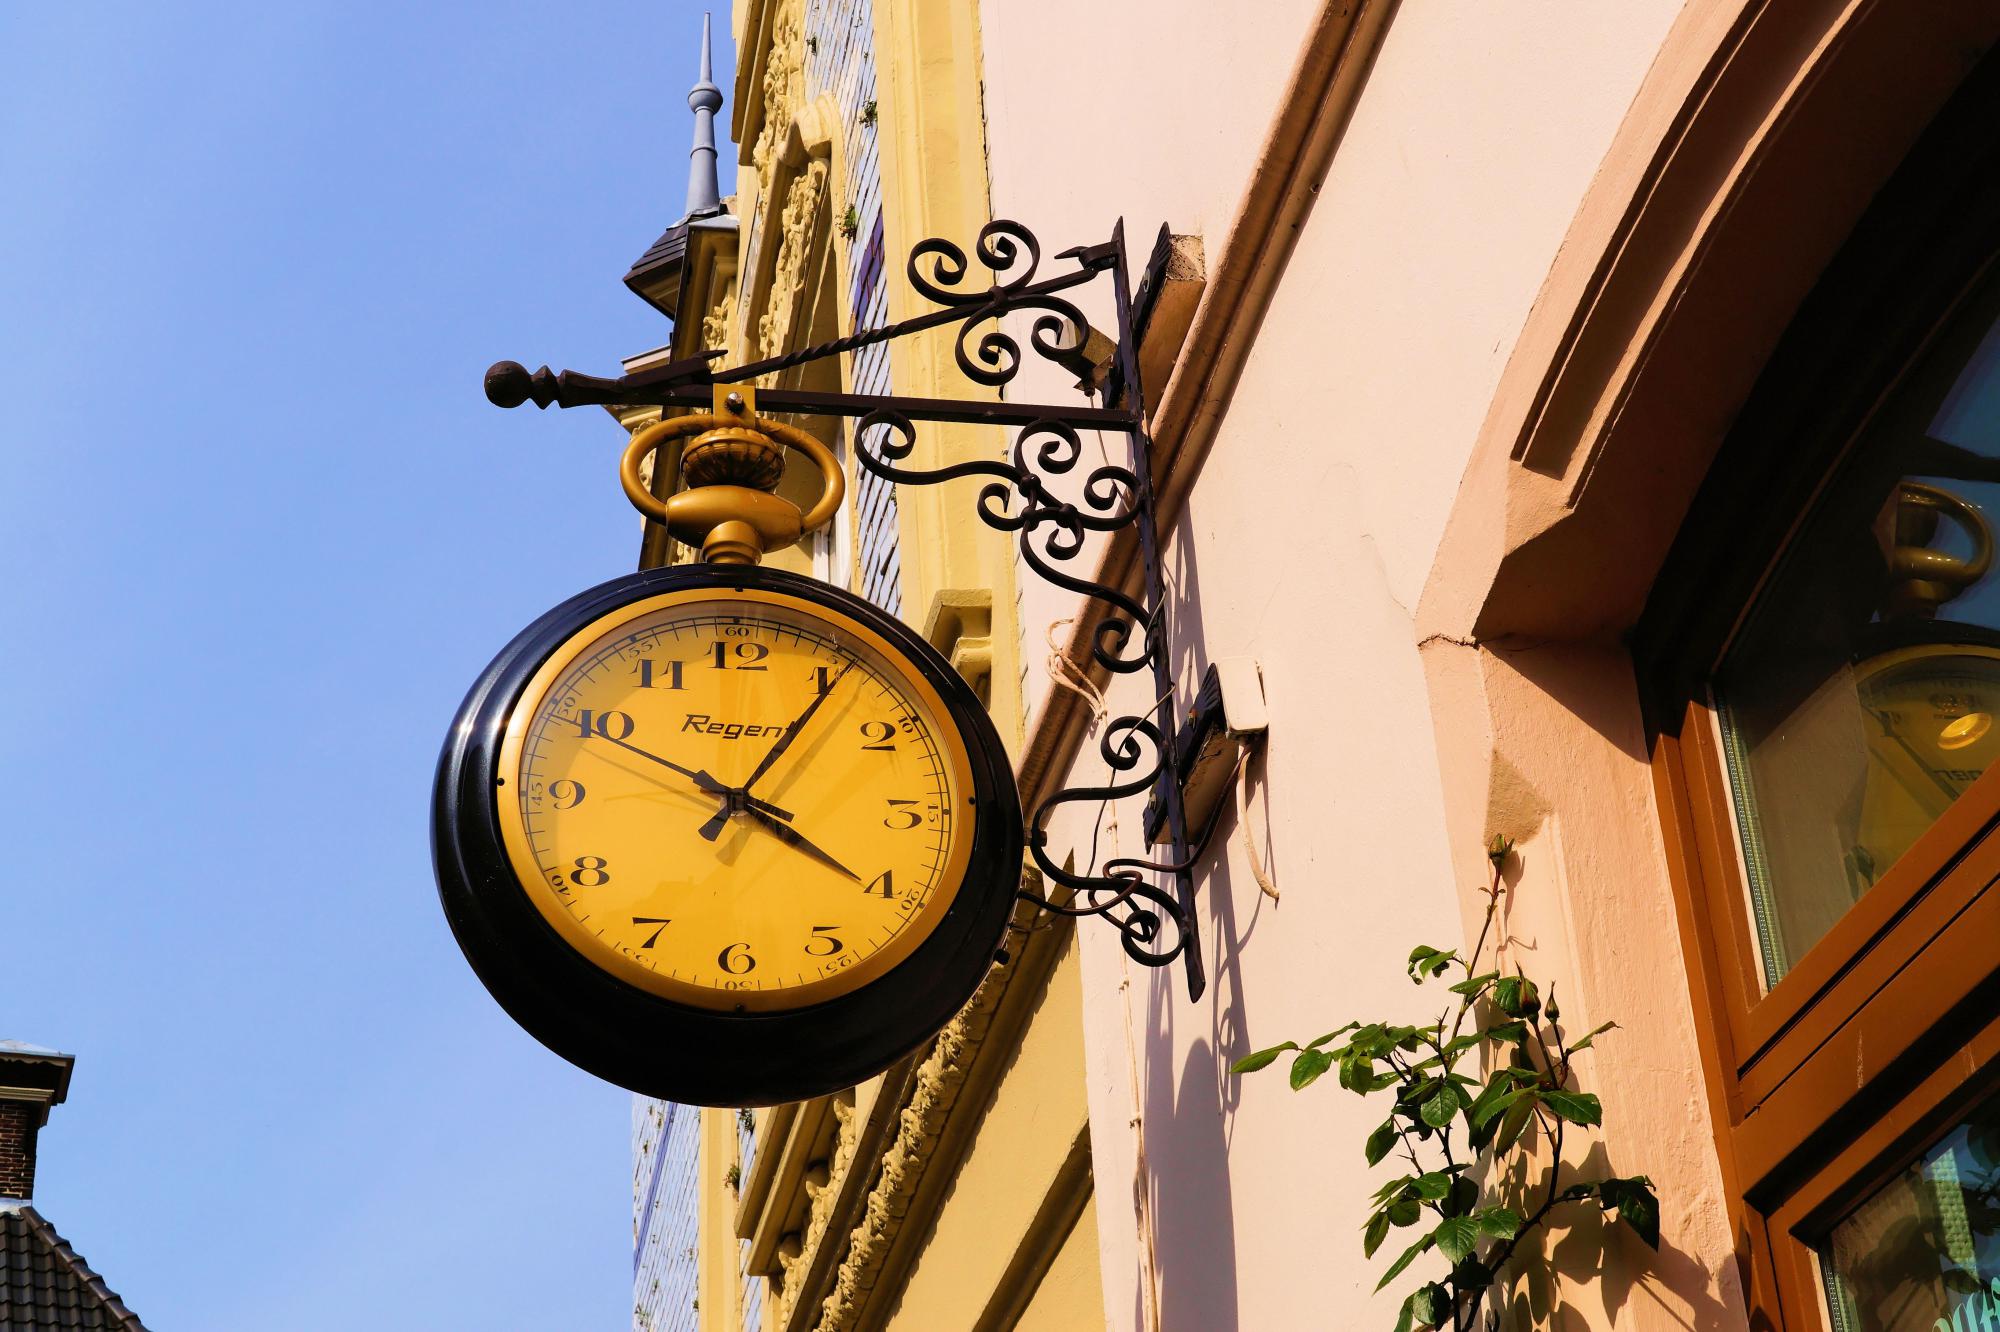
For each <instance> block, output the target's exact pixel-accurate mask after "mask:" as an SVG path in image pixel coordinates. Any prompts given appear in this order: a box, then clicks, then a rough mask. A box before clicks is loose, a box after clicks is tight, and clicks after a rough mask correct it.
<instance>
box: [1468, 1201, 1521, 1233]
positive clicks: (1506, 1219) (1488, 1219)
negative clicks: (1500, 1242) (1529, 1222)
mask: <svg viewBox="0 0 2000 1332" xmlns="http://www.w3.org/2000/svg"><path fill="white" fill-rule="evenodd" d="M1475 1220H1477V1221H1478V1222H1479V1229H1480V1232H1481V1233H1482V1234H1486V1235H1491V1236H1493V1238H1495V1239H1513V1238H1514V1236H1516V1235H1518V1234H1520V1233H1521V1214H1520V1213H1519V1212H1517V1211H1514V1210H1513V1209H1512V1208H1508V1207H1488V1208H1487V1209H1485V1210H1484V1211H1482V1212H1480V1213H1479V1214H1478V1216H1477V1217H1476V1218H1475Z"/></svg>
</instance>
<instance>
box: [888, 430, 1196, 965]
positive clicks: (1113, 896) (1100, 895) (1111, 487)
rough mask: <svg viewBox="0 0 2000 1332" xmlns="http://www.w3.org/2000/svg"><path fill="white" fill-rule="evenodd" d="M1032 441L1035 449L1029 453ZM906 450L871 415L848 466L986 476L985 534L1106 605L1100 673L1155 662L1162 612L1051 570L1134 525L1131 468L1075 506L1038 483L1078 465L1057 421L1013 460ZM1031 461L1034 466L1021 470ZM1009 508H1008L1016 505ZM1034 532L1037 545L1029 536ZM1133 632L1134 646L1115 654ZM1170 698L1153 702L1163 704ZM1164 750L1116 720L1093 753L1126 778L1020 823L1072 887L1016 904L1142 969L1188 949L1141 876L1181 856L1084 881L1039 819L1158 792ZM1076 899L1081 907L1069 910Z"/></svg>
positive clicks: (1141, 729) (1142, 724)
mask: <svg viewBox="0 0 2000 1332" xmlns="http://www.w3.org/2000/svg"><path fill="white" fill-rule="evenodd" d="M1036 441H1039V447H1032V448H1031V445H1033V444H1034V443H1035V442H1036ZM915 450H916V429H915V427H914V426H913V425H912V424H911V423H910V421H909V420H908V419H907V418H905V417H902V416H900V415H898V414H897V413H895V412H892V411H886V410H885V411H877V412H872V413H870V414H869V415H868V416H865V417H863V418H862V419H861V421H860V422H859V424H858V425H857V426H856V429H855V450H854V453H855V458H856V459H857V460H858V461H859V462H860V464H861V465H862V466H863V467H865V468H867V469H868V470H869V471H870V472H872V473H874V474H875V475H876V476H879V477H881V478H882V479H883V480H885V481H889V482H892V483H894V484H897V485H937V484H940V483H942V482H946V481H955V480H962V479H965V478H968V477H981V476H983V477H988V478H991V480H990V481H989V483H988V484H987V485H986V486H984V487H982V488H981V490H980V492H979V503H978V512H979V517H980V520H981V521H982V522H984V523H986V524H987V526H989V527H992V528H995V529H997V530H999V531H1002V532H1012V533H1017V534H1018V537H1017V548H1018V550H1019V551H1020V555H1021V559H1022V561H1023V563H1025V564H1026V565H1027V566H1028V567H1029V568H1031V569H1033V570H1034V571H1035V572H1036V573H1037V574H1039V575H1041V577H1042V578H1043V579H1044V580H1045V581H1047V582H1050V583H1053V584H1055V585H1056V586H1058V587H1062V588H1066V589H1067V590H1069V591H1071V592H1077V593H1081V594H1082V595H1084V596H1086V597H1091V598H1094V599H1096V600H1098V601H1102V602H1104V603H1106V604H1108V605H1110V606H1111V607H1113V608H1114V609H1113V610H1112V612H1111V613H1109V614H1106V615H1105V616H1103V617H1102V618H1101V619H1099V620H1098V621H1097V623H1096V624H1095V625H1094V626H1093V627H1092V629H1091V638H1092V646H1091V655H1092V656H1093V657H1094V658H1095V659H1096V661H1097V663H1098V664H1099V665H1100V666H1102V667H1104V669H1105V670H1107V671H1112V672H1115V673H1119V674H1129V673H1132V672H1135V671H1141V670H1145V669H1147V668H1148V667H1152V666H1156V665H1160V664H1162V663H1163V661H1164V654H1165V652H1166V636H1165V633H1164V632H1163V627H1162V621H1163V618H1164V617H1163V616H1161V615H1159V614H1157V613H1155V614H1148V613H1147V611H1146V608H1145V607H1144V606H1142V605H1140V604H1139V603H1138V602H1136V601H1134V600H1132V598H1130V597H1128V596H1126V595H1125V594H1124V593H1123V592H1121V591H1119V590H1118V589H1117V588H1113V587H1107V586H1105V585H1104V584H1102V583H1094V582H1090V581H1088V580H1086V579H1083V578H1079V577H1077V576H1075V575H1074V574H1070V573H1066V572H1064V571H1063V570H1062V569H1060V568H1058V567H1056V566H1057V565H1058V564H1060V563H1062V562H1065V561H1068V560H1071V559H1074V558H1076V556H1078V555H1080V554H1081V553H1082V552H1083V550H1084V547H1085V543H1086V541H1087V539H1088V534H1089V533H1092V532H1115V531H1117V530H1118V529H1119V528H1122V527H1129V526H1131V525H1132V524H1133V523H1135V522H1136V521H1137V520H1138V517H1139V514H1140V512H1141V509H1140V504H1139V496H1140V493H1141V492H1140V481H1139V477H1138V476H1137V475H1135V474H1134V473H1133V472H1132V470H1131V469H1129V468H1125V467H1119V466H1116V465H1112V464H1106V465H1104V466H1100V467H1097V468H1095V469H1093V470H1092V471H1091V472H1090V473H1089V475H1088V476H1086V477H1085V478H1084V482H1083V485H1082V487H1081V495H1082V503H1081V504H1078V503H1075V502H1071V501H1067V500H1063V499H1061V498H1059V497H1058V496H1056V495H1055V493H1054V492H1053V490H1052V489H1051V488H1050V486H1049V485H1048V483H1047V480H1046V478H1047V477H1049V476H1061V475H1064V474H1066V473H1069V472H1072V471H1074V470H1075V469H1076V467H1077V465H1078V463H1079V462H1080V461H1081V459H1082V457H1083V441H1082V439H1081V438H1080V437H1079V436H1078V434H1077V432H1076V431H1075V430H1074V429H1072V428H1071V427H1070V426H1068V425H1066V424H1064V423H1063V422H1061V421H1056V420H1044V421H1037V422H1035V423H1034V424H1032V425H1029V426H1027V427H1025V428H1023V429H1022V430H1021V432H1020V434H1019V435H1017V436H1016V438H1015V441H1014V448H1013V453H1012V461H1011V462H995V461H985V460H979V461H973V462H964V463H957V464H954V465H952V466H949V467H939V468H930V469H917V468H908V467H900V466H898V465H897V464H898V463H899V462H901V461H902V460H903V459H906V458H908V457H909V456H910V455H911V454H912V453H914V452H915ZM1031 459H1032V462H1031ZM1017 501H1018V503H1017ZM1038 535H1039V541H1038V540H1037V537H1038ZM1135 625H1144V626H1145V628H1144V632H1143V633H1142V634H1141V635H1140V640H1141V643H1142V644H1143V647H1144V650H1143V651H1142V652H1140V653H1139V654H1137V655H1135V656H1127V655H1125V652H1124V650H1125V649H1126V648H1127V647H1128V646H1129V645H1130V643H1131V640H1132V636H1133V630H1134V626H1135ZM1171 702H1172V697H1171V694H1169V695H1168V696H1167V697H1165V698H1163V699H1162V700H1161V703H1160V705H1159V706H1163V707H1164V706H1169V705H1170V704H1171ZM1166 752H1167V750H1166V747H1165V745H1164V743H1163V740H1162V737H1161V734H1160V728H1159V726H1158V725H1156V724H1155V723H1154V722H1152V721H1150V720H1148V719H1147V718H1146V717H1144V716H1123V717H1118V718H1115V719H1111V720H1109V721H1107V722H1106V723H1105V726H1104V733H1103V735H1102V736H1101V737H1100V739H1099V742H1098V753H1099V756H1100V757H1101V758H1102V759H1103V760H1104V763H1105V765H1106V766H1107V767H1108V768H1110V769H1111V771H1112V773H1113V774H1131V775H1130V776H1125V777H1123V778H1122V780H1114V781H1112V782H1110V783H1109V784H1106V785H1102V786H1081V787H1072V788H1069V789H1066V790H1061V791H1057V792H1056V793H1055V794H1053V795H1051V796H1049V797H1048V798H1046V799H1044V800H1043V801H1042V802H1041V803H1040V804H1039V805H1037V806H1036V807H1035V809H1034V812H1033V813H1032V814H1030V815H1029V816H1028V820H1027V846H1028V852H1029V854H1030V855H1031V856H1032V857H1033V858H1034V861H1035V865H1036V867H1037V868H1038V869H1040V870H1041V872H1042V873H1043V874H1044V875H1045V876H1046V877H1047V878H1049V879H1050V880H1052V881H1053V882H1055V883H1059V884H1061V885H1062V886H1064V887H1065V888H1068V889H1070V890H1071V893H1072V897H1071V899H1070V900H1069V901H1067V902H1056V901H1052V900H1050V899H1048V898H1046V897H1042V896H1040V895H1039V894H1035V893H1031V892H1028V891H1026V890H1025V889H1024V890H1023V891H1022V892H1021V894H1020V895H1021V896H1022V897H1023V898H1026V899H1027V900H1029V901H1031V902H1034V903H1035V904H1036V905H1038V906H1040V907H1042V908H1043V909H1045V910H1048V911H1053V912H1056V913H1057V914H1059V915H1065V916H1102V917H1104V918H1105V919H1106V920H1108V921H1109V922H1111V924H1113V925H1114V926H1116V927H1117V929H1118V932H1119V935H1120V941H1121V942H1122V943H1123V945H1124V948H1125V951H1126V953H1127V955H1129V956H1130V957H1132V958H1133V959H1134V960H1135V961H1137V962H1141V963H1143V964H1145V965H1147V966H1165V965H1167V964H1168V963H1170V962H1172V961H1173V960H1174V959H1175V958H1177V957H1179V956H1180V955H1181V954H1182V952H1183V951H1184V950H1185V949H1186V948H1187V945H1188V936H1189V933H1190V929H1189V924H1188V921H1187V918H1186V917H1185V916H1184V915H1183V914H1182V911H1181V907H1180V904H1179V903H1178V902H1176V901H1175V900H1174V899H1173V898H1171V897H1169V896H1168V895H1167V894H1165V893H1163V892H1161V891H1160V890H1159V889H1158V888H1155V887H1153V886H1152V885H1150V884H1148V883H1147V882H1146V881H1145V876H1146V875H1147V874H1154V873H1158V874H1176V873H1185V872H1187V871H1188V870H1189V869H1191V868H1192V864H1191V858H1189V857H1182V858H1180V861H1179V863H1165V864H1163V863H1159V862H1155V861H1149V860H1145V859H1141V858H1136V857H1117V858H1114V859H1112V860H1109V861H1107V862H1105V865H1104V868H1103V872H1102V873H1096V872H1094V871H1095V870H1096V866H1095V865H1094V864H1092V865H1089V866H1087V867H1086V870H1085V872H1084V873H1082V874H1078V873H1076V872H1075V871H1074V870H1072V869H1071V868H1069V867H1068V866H1067V865H1065V864H1063V863H1061V862H1059V861H1057V860H1056V859H1055V858H1054V857H1053V856H1051V855H1050V854H1049V849H1048V847H1049V837H1048V825H1049V820H1050V819H1051V818H1052V817H1053V816H1054V814H1055V813H1056V812H1057V811H1058V810H1059V809H1060V808H1061V807H1062V806H1064V805H1072V804H1084V803H1090V802H1097V803H1099V804H1103V803H1107V802H1110V801H1114V800H1119V799H1122V798H1124V797H1126V796H1131V795H1138V794H1142V793H1144V792H1147V791H1150V790H1152V789H1153V788H1154V787H1155V786H1157V785H1159V784H1160V781H1161V775H1162V772H1163V770H1164V766H1165V755H1166ZM1079 903H1080V904H1079Z"/></svg>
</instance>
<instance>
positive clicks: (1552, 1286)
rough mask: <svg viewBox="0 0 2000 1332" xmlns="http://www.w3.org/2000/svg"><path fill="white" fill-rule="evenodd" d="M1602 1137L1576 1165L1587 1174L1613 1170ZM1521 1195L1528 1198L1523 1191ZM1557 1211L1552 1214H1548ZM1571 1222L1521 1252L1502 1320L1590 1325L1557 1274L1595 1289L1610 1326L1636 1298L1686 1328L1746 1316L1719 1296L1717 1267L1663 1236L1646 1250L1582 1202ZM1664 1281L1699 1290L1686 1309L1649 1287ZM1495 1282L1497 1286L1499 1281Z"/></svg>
mask: <svg viewBox="0 0 2000 1332" xmlns="http://www.w3.org/2000/svg"><path fill="white" fill-rule="evenodd" d="M1619 1173H1620V1171H1619V1170H1618V1169H1617V1168H1616V1167H1615V1166H1614V1165H1613V1164H1612V1162H1611V1159H1610V1154H1609V1153H1608V1152H1607V1151H1606V1150H1605V1147H1604V1144H1603V1143H1602V1142H1593V1143H1592V1144H1591V1146H1590V1151H1589V1152H1588V1153H1587V1154H1586V1155H1585V1156H1584V1158H1583V1160H1582V1161H1581V1162H1579V1163H1578V1164H1577V1166H1576V1168H1575V1171H1574V1172H1565V1178H1569V1177H1571V1176H1572V1174H1575V1175H1581V1176H1583V1177H1585V1178H1599V1177H1603V1176H1607V1175H1616V1174H1619ZM1520 1201H1522V1202H1526V1201H1527V1200H1526V1199H1525V1198H1523V1199H1521V1200H1520ZM1551 1215H1552V1216H1553V1215H1554V1214H1553V1213H1552V1214H1551ZM1569 1219H1570V1221H1571V1224H1570V1226H1569V1227H1568V1228H1567V1229H1565V1230H1560V1231H1557V1232H1555V1244H1554V1246H1553V1247H1550V1245H1549V1243H1548V1241H1549V1232H1548V1231H1545V1230H1537V1231H1536V1232H1534V1234H1533V1235H1532V1236H1531V1237H1530V1238H1529V1239H1528V1241H1527V1242H1526V1243H1524V1244H1522V1246H1521V1248H1520V1250H1519V1252H1518V1253H1517V1254H1516V1256H1515V1258H1516V1262H1515V1271H1516V1274H1517V1277H1516V1280H1515V1281H1514V1282H1513V1283H1512V1288H1511V1290H1510V1292H1509V1295H1508V1297H1507V1299H1506V1300H1505V1301H1504V1302H1502V1303H1500V1304H1499V1306H1498V1311H1499V1312H1500V1314H1501V1326H1503V1327H1509V1328H1521V1329H1523V1330H1524V1332H1526V1330H1527V1329H1533V1330H1534V1332H1591V1328H1592V1327H1593V1326H1595V1325H1594V1324H1593V1323H1592V1321H1591V1320H1590V1319H1589V1318H1588V1317H1587V1316H1586V1315H1585V1314H1584V1313H1583V1312H1582V1311H1581V1310H1579V1309H1577V1308H1575V1307H1574V1306H1573V1305H1565V1304H1561V1303H1558V1292H1557V1289H1556V1279H1557V1277H1561V1278H1562V1279H1563V1280H1565V1281H1568V1282H1569V1283H1570V1284H1571V1287H1572V1288H1573V1289H1574V1288H1579V1287H1580V1288H1582V1289H1584V1290H1586V1291H1588V1292H1590V1293H1591V1294H1592V1295H1593V1296H1594V1298H1595V1299H1596V1300H1597V1301H1599V1302H1601V1303H1602V1305H1603V1309H1604V1313H1605V1315H1606V1316H1607V1317H1608V1318H1609V1319H1610V1325H1611V1326H1613V1327H1616V1326H1620V1325H1622V1323H1623V1322H1624V1317H1625V1309H1626V1306H1627V1305H1629V1304H1630V1303H1632V1301H1634V1300H1639V1301H1642V1302H1652V1303H1653V1304H1654V1305H1655V1307H1656V1308H1658V1309H1659V1310H1660V1311H1661V1312H1663V1313H1665V1314H1667V1316H1668V1317H1670V1318H1672V1319H1673V1320H1674V1321H1675V1322H1676V1323H1678V1324H1679V1325H1680V1326H1682V1327H1684V1328H1687V1329H1688V1330H1689V1332H1738V1330H1739V1329H1740V1328H1741V1327H1742V1323H1741V1322H1740V1321H1739V1320H1738V1317H1737V1311H1736V1309H1735V1308H1734V1307H1733V1306H1730V1305H1727V1304H1725V1303H1723V1302H1722V1301H1721V1300H1720V1299H1718V1298H1716V1297H1715V1295H1714V1293H1713V1292H1714V1289H1715V1286H1716V1274H1715V1273H1712V1272H1709V1271H1708V1270H1707V1269H1705V1268H1703V1267H1702V1266H1701V1264H1700V1262H1699V1261H1698V1260H1697V1259H1695V1258H1694V1257H1693V1256H1692V1255H1691V1254H1688V1253H1687V1252H1685V1251H1683V1250H1681V1249H1677V1248H1675V1247H1674V1246H1673V1245H1672V1244H1671V1243H1669V1242H1667V1241H1666V1239H1665V1237H1664V1236H1663V1238H1662V1243H1661V1246H1660V1251H1659V1252H1658V1253H1657V1254H1656V1253H1654V1252H1653V1251H1652V1250H1650V1249H1648V1248H1647V1247H1646V1246H1645V1244H1644V1243H1643V1242H1641V1241H1640V1240H1639V1239H1638V1237H1637V1236H1635V1235H1633V1233H1632V1232H1631V1230H1630V1229H1629V1228H1627V1227H1625V1226H1621V1225H1614V1224H1613V1223H1612V1222H1611V1221H1610V1220H1609V1219H1608V1218H1607V1217H1606V1216H1605V1215H1604V1214H1603V1213H1602V1212H1598V1211H1594V1210H1593V1209H1592V1208H1590V1207H1589V1206H1578V1207H1575V1208H1574V1209H1572V1211H1571V1213H1570V1218H1569ZM1657 1285H1664V1286H1666V1287H1667V1288H1668V1289H1671V1290H1675V1291H1678V1292H1680V1293H1681V1294H1682V1296H1683V1297H1685V1296H1686V1293H1687V1292H1689V1291H1700V1292H1702V1293H1701V1294H1700V1296H1699V1297H1698V1301H1697V1303H1696V1304H1695V1307H1694V1308H1693V1309H1692V1310H1691V1311H1689V1313H1687V1314H1683V1313H1682V1312H1680V1311H1679V1310H1678V1309H1671V1308H1668V1307H1667V1306H1665V1305H1662V1304H1659V1303H1658V1300H1657V1296H1656V1295H1655V1294H1654V1293H1653V1290H1652V1287H1654V1286H1657ZM1496 1289H1497V1288H1496Z"/></svg>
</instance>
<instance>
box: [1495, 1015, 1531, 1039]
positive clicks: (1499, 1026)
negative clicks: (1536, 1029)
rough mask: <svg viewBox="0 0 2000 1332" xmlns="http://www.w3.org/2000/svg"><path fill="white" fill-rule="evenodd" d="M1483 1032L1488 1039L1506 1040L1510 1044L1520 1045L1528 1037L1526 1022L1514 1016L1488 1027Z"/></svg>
mask: <svg viewBox="0 0 2000 1332" xmlns="http://www.w3.org/2000/svg"><path fill="white" fill-rule="evenodd" d="M1485 1034H1486V1039H1487V1040H1489V1041H1506V1042H1507V1043H1508V1044H1510V1045H1520V1044H1522V1043H1523V1042H1525V1041H1526V1040H1527V1039H1528V1024H1527V1023H1525V1022H1523V1021H1521V1020H1520V1019H1519V1018H1515V1019H1513V1020H1512V1021H1509V1022H1500V1023H1496V1024H1494V1025H1493V1026H1491V1027H1488V1028H1487V1029H1486V1033H1485Z"/></svg>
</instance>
